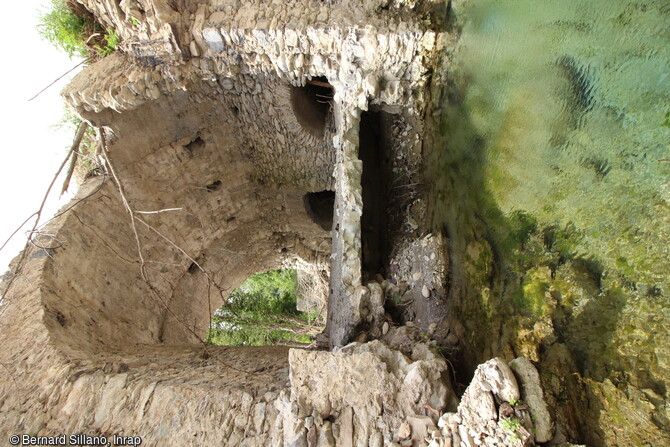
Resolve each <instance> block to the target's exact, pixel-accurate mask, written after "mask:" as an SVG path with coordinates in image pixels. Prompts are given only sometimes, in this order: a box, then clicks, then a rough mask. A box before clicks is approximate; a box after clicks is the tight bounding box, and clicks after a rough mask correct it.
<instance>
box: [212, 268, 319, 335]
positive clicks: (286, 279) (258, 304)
mask: <svg viewBox="0 0 670 447" xmlns="http://www.w3.org/2000/svg"><path fill="white" fill-rule="evenodd" d="M296 289H297V275H296V271H295V270H270V271H268V272H265V273H258V274H255V275H252V276H251V277H249V279H247V280H246V281H245V282H244V283H243V284H242V285H241V286H240V287H239V288H237V289H235V290H234V291H233V292H232V293H231V294H230V296H229V297H228V302H229V305H230V308H228V307H227V306H224V307H222V308H220V309H218V310H217V311H216V312H215V313H214V316H213V317H212V324H211V326H210V330H209V333H208V335H207V340H208V342H209V343H210V344H213V345H226V346H243V345H244V346H267V345H276V344H281V343H282V342H299V343H309V342H311V341H312V340H313V337H312V335H311V334H314V333H316V332H318V328H316V327H314V326H312V325H311V323H310V321H311V320H312V319H313V317H311V316H310V315H308V314H306V313H303V312H299V311H298V310H297V309H296ZM231 309H232V310H231ZM233 311H234V312H233Z"/></svg>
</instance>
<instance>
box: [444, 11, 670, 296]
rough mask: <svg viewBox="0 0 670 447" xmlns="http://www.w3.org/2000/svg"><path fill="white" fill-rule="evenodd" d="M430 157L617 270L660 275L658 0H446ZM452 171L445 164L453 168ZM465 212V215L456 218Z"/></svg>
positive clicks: (666, 224)
mask: <svg viewBox="0 0 670 447" xmlns="http://www.w3.org/2000/svg"><path fill="white" fill-rule="evenodd" d="M453 10H454V12H455V14H456V16H457V18H458V21H459V22H460V23H461V24H462V35H461V39H460V43H459V45H458V48H457V49H456V51H455V52H454V54H452V55H451V57H450V59H451V65H450V67H449V72H450V79H451V81H450V82H452V83H453V85H452V87H451V90H452V95H450V98H449V101H448V104H447V113H446V115H447V120H446V121H447V122H446V123H445V124H444V125H445V127H446V129H443V130H445V131H446V138H447V140H448V147H447V152H446V154H445V155H443V160H442V163H443V165H444V164H445V163H446V165H447V166H451V167H452V168H455V169H456V170H457V171H458V174H456V175H457V176H460V178H455V179H454V180H453V182H454V183H456V184H458V183H462V184H464V189H476V190H482V191H485V194H486V197H485V198H482V194H481V193H479V192H473V191H461V192H458V191H448V190H445V191H443V193H444V194H451V195H452V196H453V195H454V194H456V195H459V194H460V195H462V197H461V198H460V204H458V202H459V200H458V199H457V200H456V201H455V202H456V203H457V205H454V204H452V205H451V206H462V207H465V206H467V205H466V201H468V200H471V201H480V202H481V201H482V200H488V201H493V204H494V206H495V207H496V208H497V209H499V210H500V211H501V212H502V213H503V214H504V215H506V216H509V215H511V214H512V213H514V212H515V211H517V212H518V211H522V212H524V213H527V214H529V215H531V216H533V217H535V218H537V219H538V221H539V222H540V223H541V224H542V225H557V226H558V227H560V228H564V227H565V226H566V225H569V226H570V228H574V229H575V231H574V235H575V244H576V247H575V248H574V249H575V251H577V252H579V253H583V254H584V255H585V256H589V257H593V258H594V259H597V260H598V262H601V263H602V264H603V265H604V266H605V267H606V268H609V269H612V271H614V270H616V271H617V272H619V273H621V274H624V273H625V275H627V277H628V279H629V280H633V281H636V282H641V283H646V284H649V285H650V286H651V285H659V284H660V285H663V284H665V286H666V288H667V285H668V276H669V275H668V269H669V268H670V184H669V179H670V162H664V161H659V160H660V159H666V158H670V128H669V127H664V126H663V123H664V120H665V114H666V113H667V112H668V111H670V2H668V1H667V0H646V1H630V0H590V1H586V0H552V1H549V0H504V1H502V0H476V1H475V0H470V1H455V2H454V3H453ZM452 175H453V174H452ZM447 189H448V188H447ZM461 219H466V217H461Z"/></svg>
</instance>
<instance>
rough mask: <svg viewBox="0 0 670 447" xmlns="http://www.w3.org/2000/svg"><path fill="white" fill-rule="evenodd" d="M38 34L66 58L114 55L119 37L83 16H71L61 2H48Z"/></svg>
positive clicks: (66, 4)
mask: <svg viewBox="0 0 670 447" xmlns="http://www.w3.org/2000/svg"><path fill="white" fill-rule="evenodd" d="M37 31H38V32H39V34H40V35H41V36H42V37H43V38H44V39H45V40H47V41H48V42H50V43H51V44H52V45H54V46H55V47H56V48H58V49H60V50H62V51H64V52H66V53H67V54H68V56H70V58H72V57H85V58H93V59H98V58H100V57H104V56H107V55H108V54H111V53H112V52H114V51H115V50H116V48H117V46H118V44H119V36H118V34H117V33H116V32H115V31H113V30H111V31H110V30H105V28H104V27H103V26H102V25H100V24H99V23H98V22H96V21H95V19H94V18H93V16H92V15H91V14H89V13H87V12H85V10H84V12H80V13H79V14H78V13H75V11H74V10H73V9H72V7H71V6H70V3H69V2H67V1H65V0H52V2H51V10H50V11H49V12H46V13H44V14H41V15H40V18H39V23H38V25H37Z"/></svg>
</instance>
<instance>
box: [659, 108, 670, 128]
mask: <svg viewBox="0 0 670 447" xmlns="http://www.w3.org/2000/svg"><path fill="white" fill-rule="evenodd" d="M661 126H665V127H670V110H668V111H667V112H665V121H663V124H661Z"/></svg>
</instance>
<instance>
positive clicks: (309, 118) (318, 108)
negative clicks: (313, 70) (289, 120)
mask: <svg viewBox="0 0 670 447" xmlns="http://www.w3.org/2000/svg"><path fill="white" fill-rule="evenodd" d="M334 95H335V88H334V87H333V86H332V85H331V84H330V83H329V82H328V79H326V77H325V76H317V77H315V78H312V79H310V80H308V81H307V82H306V83H305V85H304V86H303V87H294V86H292V87H291V109H292V110H293V114H294V115H295V118H296V120H297V121H298V123H299V124H300V126H301V127H302V128H303V129H305V130H306V131H307V132H309V133H310V134H311V135H313V136H315V137H317V138H323V136H324V134H325V131H326V126H327V124H328V121H329V118H330V116H331V105H332V101H333V96H334Z"/></svg>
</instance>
